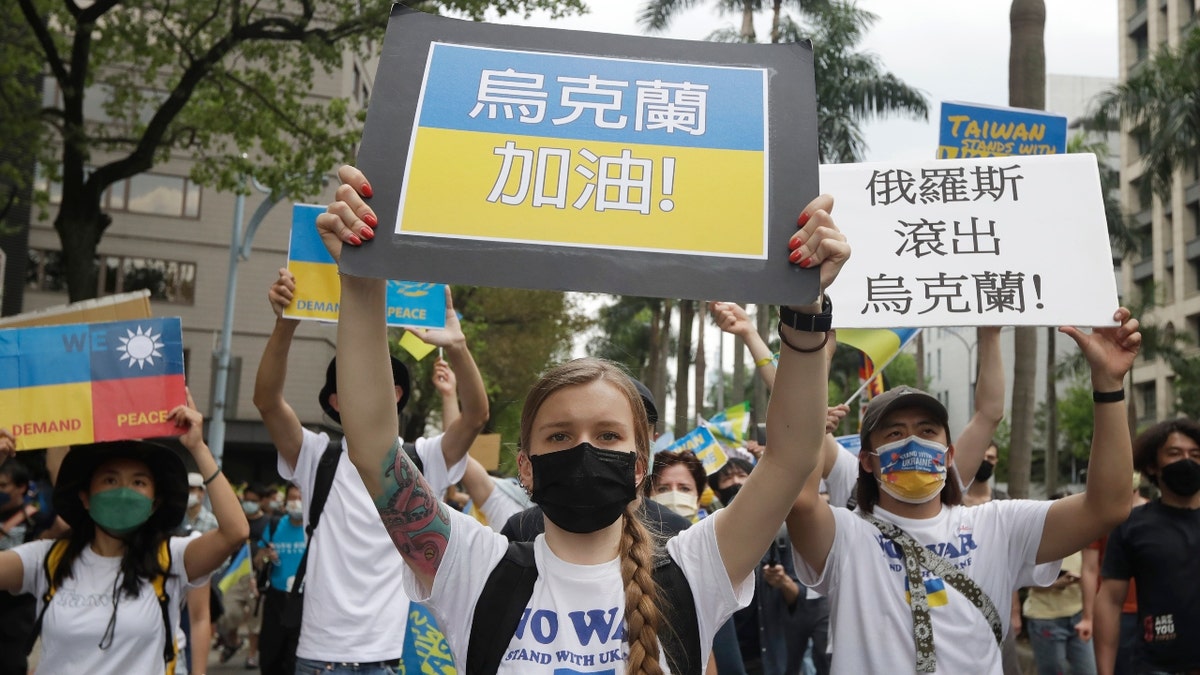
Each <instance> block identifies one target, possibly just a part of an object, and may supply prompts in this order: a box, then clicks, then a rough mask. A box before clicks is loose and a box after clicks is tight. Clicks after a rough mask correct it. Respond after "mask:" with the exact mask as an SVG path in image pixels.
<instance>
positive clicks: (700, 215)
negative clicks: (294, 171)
mask: <svg viewBox="0 0 1200 675" xmlns="http://www.w3.org/2000/svg"><path fill="white" fill-rule="evenodd" d="M419 100H420V103H419V104H418V109H417V113H416V124H415V125H414V128H413V138H412V143H411V146H410V153H411V154H410V157H409V161H408V164H407V167H406V173H405V177H404V183H403V185H404V188H403V192H402V194H401V199H400V213H399V219H398V223H397V226H396V231H397V232H398V233H404V234H417V235H428V236H436V237H452V238H460V239H470V240H475V241H479V240H483V241H496V242H516V243H522V244H549V245H558V246H571V247H585V248H603V249H624V250H635V251H647V252H669V253H688V254H701V255H708V256H720V257H732V258H750V259H765V258H766V257H767V251H766V247H767V225H766V208H767V201H768V181H767V168H768V167H767V147H768V145H767V115H766V113H767V73H766V70H765V69H763V68H751V67H731V66H717V65H694V64H682V63H667V62H660V61H638V60H630V59H615V58H600V57H592V56H581V55H571V54H555V53H544V52H526V51H519V50H512V49H495V48H486V47H471V46H462V45H455V44H446V43H440V42H434V43H432V44H431V45H430V51H429V57H428V65H427V67H426V71H425V77H424V81H423V82H422V85H421V91H420V99H419ZM717 167H719V170H716V168H717ZM731 177H735V178H736V179H735V180H734V182H733V183H732V184H731V182H730V181H731ZM739 222H740V223H743V224H745V223H756V224H757V225H756V226H755V227H754V228H753V229H750V228H747V227H745V226H743V227H731V226H729V224H730V223H739Z"/></svg>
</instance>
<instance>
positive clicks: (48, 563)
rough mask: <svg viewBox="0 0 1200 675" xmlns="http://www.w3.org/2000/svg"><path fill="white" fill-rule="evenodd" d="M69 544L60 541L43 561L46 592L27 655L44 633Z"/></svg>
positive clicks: (63, 540)
mask: <svg viewBox="0 0 1200 675" xmlns="http://www.w3.org/2000/svg"><path fill="white" fill-rule="evenodd" d="M67 543H68V542H67V540H66V539H59V540H58V541H56V542H54V543H53V544H51V545H50V550H48V551H46V557H45V559H43V560H42V571H43V572H45V574H46V592H45V593H43V594H42V609H41V611H39V612H38V615H37V621H35V622H34V624H33V633H32V634H30V636H29V644H28V645H27V646H26V649H25V653H27V654H28V653H29V652H32V651H33V645H34V643H36V642H37V639H38V635H41V633H42V619H44V618H45V617H46V610H47V609H49V608H50V602H51V601H52V600H54V594H55V593H56V592H58V586H56V585H55V583H54V573H55V572H56V571H57V570H58V565H59V563H61V562H62V559H63V555H65V554H66V552H67Z"/></svg>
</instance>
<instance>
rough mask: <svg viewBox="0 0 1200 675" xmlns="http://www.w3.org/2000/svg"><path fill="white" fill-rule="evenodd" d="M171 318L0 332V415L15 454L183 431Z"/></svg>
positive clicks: (175, 322) (177, 333)
mask: <svg viewBox="0 0 1200 675" xmlns="http://www.w3.org/2000/svg"><path fill="white" fill-rule="evenodd" d="M186 401H187V395H186V393H185V390H184V376H183V330H182V327H181V324H180V320H179V319H178V318H177V317H171V318H161V319H136V320H132V321H112V322H107V323H93V324H73V325H66V326H39V327H32V328H12V329H8V330H0V410H3V411H4V419H3V420H2V422H0V423H2V424H4V425H6V426H8V427H9V429H10V430H11V431H12V432H13V435H14V436H15V437H16V440H17V450H34V449H38V448H48V447H53V446H60V445H78V444H85V443H97V442H101V441H115V440H123V439H130V438H151V437H155V436H170V435H178V434H180V433H182V431H183V430H182V429H180V428H179V427H177V426H175V424H174V423H173V422H171V421H170V420H168V418H167V415H168V413H169V412H170V411H171V409H172V408H174V407H175V406H177V405H183V404H184V403H186Z"/></svg>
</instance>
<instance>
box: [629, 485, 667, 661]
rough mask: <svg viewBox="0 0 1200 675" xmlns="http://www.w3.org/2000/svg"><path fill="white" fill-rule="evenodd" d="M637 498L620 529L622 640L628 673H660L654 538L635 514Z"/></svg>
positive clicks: (660, 614) (659, 620)
mask: <svg viewBox="0 0 1200 675" xmlns="http://www.w3.org/2000/svg"><path fill="white" fill-rule="evenodd" d="M636 511H637V501H636V500H635V501H632V502H630V503H629V506H628V507H627V508H626V509H625V515H624V518H625V524H624V526H623V527H622V530H621V549H620V553H621V579H622V580H623V581H624V582H625V640H626V642H628V643H629V657H628V658H627V659H626V663H625V672H626V673H628V674H629V675H643V674H644V675H662V672H663V670H662V666H661V665H660V664H659V662H658V652H659V643H658V628H659V624H660V623H661V621H662V613H661V612H659V609H658V586H657V585H656V584H655V583H654V576H653V574H652V572H653V570H654V542H653V541H652V540H651V538H650V532H648V531H647V530H646V526H645V525H642V522H641V520H639V519H638V517H637V513H636Z"/></svg>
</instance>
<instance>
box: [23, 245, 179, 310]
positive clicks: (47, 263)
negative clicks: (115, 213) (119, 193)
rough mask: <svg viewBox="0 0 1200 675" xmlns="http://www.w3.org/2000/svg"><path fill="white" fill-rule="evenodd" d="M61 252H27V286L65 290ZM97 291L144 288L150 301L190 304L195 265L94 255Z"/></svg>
mask: <svg viewBox="0 0 1200 675" xmlns="http://www.w3.org/2000/svg"><path fill="white" fill-rule="evenodd" d="M62 268H63V264H62V252H61V251H49V250H44V249H35V248H31V249H29V273H28V274H27V276H26V284H25V285H26V287H27V288H29V289H32V290H38V291H65V290H66V289H67V284H66V279H64V278H63V272H62ZM96 269H97V272H96V273H97V275H98V278H97V280H96V281H97V290H98V293H99V294H100V295H101V296H105V295H114V294H117V293H128V292H129V291H138V290H142V289H143V288H144V289H147V290H149V291H150V299H152V300H161V301H163V302H170V303H175V304H181V305H190V304H192V303H194V302H195V299H196V297H195V296H196V265H195V263H189V262H180V261H178V260H160V259H158V258H142V257H135V256H112V255H105V256H97V257H96Z"/></svg>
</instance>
